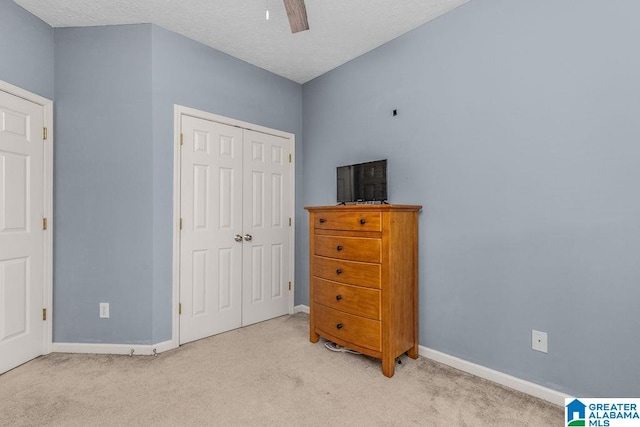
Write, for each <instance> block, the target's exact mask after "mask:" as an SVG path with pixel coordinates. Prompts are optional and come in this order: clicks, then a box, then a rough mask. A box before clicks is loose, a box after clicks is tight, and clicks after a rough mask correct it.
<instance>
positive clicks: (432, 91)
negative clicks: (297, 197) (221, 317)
mask: <svg viewBox="0 0 640 427" xmlns="http://www.w3.org/2000/svg"><path fill="white" fill-rule="evenodd" d="M638 16H640V2H637V1H633V0H616V1H612V2H604V1H595V0H589V1H580V2H575V1H551V0H544V1H529V0H526V1H525V0H483V1H472V2H470V3H467V4H466V5H464V6H462V7H460V8H458V9H456V10H454V11H453V12H451V13H449V14H447V15H444V16H442V17H440V18H438V19H436V20H434V21H432V22H430V23H427V24H426V25H424V26H422V27H420V28H419V29H417V30H415V31H413V32H411V33H409V34H407V35H405V36H403V37H400V38H398V39H396V40H394V41H392V42H390V43H388V44H386V45H384V46H382V47H380V48H378V49H376V50H374V51H372V52H370V53H368V54H366V55H364V56H362V57H360V58H358V59H356V60H354V61H351V62H349V63H347V64H346V65H344V66H342V67H340V68H338V69H336V70H333V71H331V72H329V73H328V74H326V75H324V76H321V77H319V78H317V79H315V80H313V81H311V82H309V83H307V84H305V85H304V86H303V124H304V140H305V152H304V165H305V171H304V182H303V186H304V192H303V193H304V200H303V202H304V203H305V204H309V205H317V204H332V203H334V202H335V167H336V166H338V165H340V164H345V163H351V162H360V161H365V160H373V159H378V158H388V159H389V182H390V188H389V194H390V199H391V201H392V202H395V203H412V204H421V205H423V206H424V210H423V212H422V214H421V219H420V227H421V230H420V344H421V345H423V346H427V347H430V348H432V349H436V350H439V351H442V352H445V353H448V354H450V355H453V356H458V357H460V358H462V359H465V360H469V361H471V362H474V363H478V364H480V365H483V366H486V367H489V368H492V369H496V370H498V371H501V372H505V373H508V374H511V375H514V376H516V377H519V378H523V379H526V380H529V381H533V382H535V383H538V384H542V385H544V386H548V387H551V388H553V389H556V390H560V391H564V392H567V393H572V394H574V395H577V396H629V397H631V396H638V395H640V368H639V365H638V354H640V340H639V339H638V331H639V330H640V310H639V309H638V301H640V286H638V284H639V283H640V197H638V185H639V183H640V167H639V166H638V164H639V161H640V78H639V77H638V76H640V55H638V54H637V52H638V40H640V26H639V25H638V23H637V17H638ZM394 108H397V109H398V111H399V116H398V117H396V118H393V117H392V116H391V111H392V109H394ZM299 231H301V232H303V233H304V242H305V244H306V242H307V241H308V235H307V233H306V230H304V229H300V230H299ZM301 259H302V260H303V268H302V269H301V270H302V273H303V274H304V275H305V277H306V276H307V274H308V263H307V262H306V258H305V257H301ZM301 297H302V301H303V302H305V303H306V302H307V301H308V291H307V289H305V292H304V293H303V295H302V296H301ZM531 329H537V330H541V331H545V332H547V333H548V334H549V335H548V336H549V353H548V354H546V355H545V354H542V353H539V352H534V351H532V350H531Z"/></svg>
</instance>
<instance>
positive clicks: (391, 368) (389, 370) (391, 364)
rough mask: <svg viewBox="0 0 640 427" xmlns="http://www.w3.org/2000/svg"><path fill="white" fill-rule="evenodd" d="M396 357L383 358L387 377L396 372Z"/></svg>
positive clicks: (383, 366)
mask: <svg viewBox="0 0 640 427" xmlns="http://www.w3.org/2000/svg"><path fill="white" fill-rule="evenodd" d="M395 369H396V358H395V357H386V358H385V357H383V358H382V373H383V374H384V376H385V377H389V378H391V377H392V376H393V374H394V373H395Z"/></svg>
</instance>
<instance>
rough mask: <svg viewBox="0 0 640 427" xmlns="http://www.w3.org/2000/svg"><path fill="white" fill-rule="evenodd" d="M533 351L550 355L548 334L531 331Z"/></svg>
mask: <svg viewBox="0 0 640 427" xmlns="http://www.w3.org/2000/svg"><path fill="white" fill-rule="evenodd" d="M531 349H532V350H536V351H541V352H542V353H548V351H547V350H548V348H547V333H546V332H540V331H536V330H535V329H532V330H531Z"/></svg>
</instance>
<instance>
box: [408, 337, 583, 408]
mask: <svg viewBox="0 0 640 427" xmlns="http://www.w3.org/2000/svg"><path fill="white" fill-rule="evenodd" d="M418 351H419V354H420V356H423V357H426V358H427V359H431V360H434V361H436V362H440V363H442V364H445V365H448V366H451V367H453V368H456V369H459V370H461V371H464V372H467V373H469V374H472V375H475V376H477V377H480V378H484V379H485V380H489V381H493V382H494V383H498V384H500V385H503V386H505V387H509V388H512V389H514V390H518V391H521V392H523V393H526V394H529V395H531V396H534V397H537V398H540V399H543V400H546V401H548V402H551V403H553V404H555V405H559V406H562V407H564V399H565V398H569V397H571V396H569V395H567V394H564V393H561V392H559V391H556V390H552V389H550V388H547V387H543V386H541V385H538V384H535V383H532V382H529V381H525V380H523V379H520V378H516V377H514V376H511V375H508V374H505V373H502V372H499V371H494V370H493V369H489V368H487V367H484V366H482V365H477V364H475V363H472V362H468V361H466V360H463V359H460V358H457V357H455V356H450V355H448V354H446V353H442V352H439V351H437V350H432V349H430V348H427V347H424V346H419V350H418Z"/></svg>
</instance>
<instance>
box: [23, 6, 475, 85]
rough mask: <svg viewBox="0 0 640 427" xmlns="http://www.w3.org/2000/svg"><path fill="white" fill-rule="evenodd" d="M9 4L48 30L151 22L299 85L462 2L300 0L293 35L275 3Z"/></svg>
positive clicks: (283, 12)
mask: <svg viewBox="0 0 640 427" xmlns="http://www.w3.org/2000/svg"><path fill="white" fill-rule="evenodd" d="M14 1H15V2H16V3H18V4H19V5H21V6H22V7H24V8H25V9H27V10H28V11H30V12H31V13H33V14H34V15H36V16H38V17H39V18H40V19H42V20H43V21H45V22H47V23H48V24H49V25H51V26H53V27H78V26H94V25H117V24H135V23H153V24H156V25H159V26H161V27H163V28H166V29H168V30H171V31H174V32H176V33H179V34H182V35H184V36H186V37H189V38H191V39H193V40H197V41H199V42H201V43H203V44H206V45H208V46H211V47H213V48H215V49H217V50H220V51H222V52H225V53H227V54H229V55H232V56H234V57H236V58H239V59H242V60H244V61H246V62H249V63H251V64H254V65H256V66H258V67H260V68H264V69H265V70H269V71H271V72H273V73H275V74H278V75H280V76H283V77H286V78H288V79H290V80H293V81H295V82H298V83H305V82H307V81H309V80H311V79H313V78H315V77H317V76H319V75H321V74H324V73H326V72H327V71H329V70H332V69H333V68H335V67H337V66H339V65H342V64H344V63H345V62H348V61H350V60H351V59H353V58H355V57H357V56H360V55H362V54H363V53H366V52H368V51H370V50H372V49H374V48H376V47H378V46H380V45H382V44H384V43H386V42H388V41H389V40H392V39H394V38H396V37H398V36H400V35H402V34H404V33H406V32H408V31H410V30H412V29H414V28H416V27H418V26H420V25H421V24H423V23H425V22H427V21H429V20H431V19H433V18H435V17H437V16H440V15H442V14H443V13H446V12H448V11H450V10H452V9H454V8H455V7H457V6H459V5H461V4H464V3H466V2H467V1H468V0H306V1H305V4H306V6H307V14H308V16H309V26H310V30H309V31H304V32H300V33H296V34H291V30H290V28H289V23H288V21H287V14H286V12H285V9H284V4H283V2H282V0H47V1H42V0H14ZM267 8H268V9H269V11H270V19H269V20H268V21H267V20H266V19H265V11H266V9H267Z"/></svg>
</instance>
